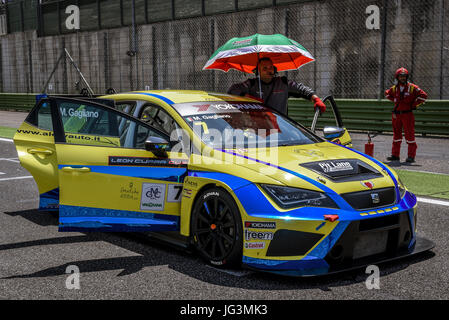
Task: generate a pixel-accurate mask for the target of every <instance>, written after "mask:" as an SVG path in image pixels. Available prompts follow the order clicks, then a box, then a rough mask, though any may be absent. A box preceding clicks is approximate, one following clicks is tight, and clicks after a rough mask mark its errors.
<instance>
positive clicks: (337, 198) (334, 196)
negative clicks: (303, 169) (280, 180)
mask: <svg viewBox="0 0 449 320" xmlns="http://www.w3.org/2000/svg"><path fill="white" fill-rule="evenodd" d="M218 151H221V152H224V153H228V154H232V155H234V156H236V157H241V158H245V159H248V160H252V161H255V162H258V163H262V164H264V165H267V166H270V167H273V168H276V169H279V170H282V171H285V172H287V173H290V174H291V175H294V176H296V177H298V178H301V179H303V180H305V181H307V182H309V183H311V184H312V185H314V186H315V187H317V188H319V189H320V190H322V191H324V192H326V193H327V194H328V195H329V196H330V197H331V198H332V200H334V201H335V202H336V203H337V204H338V206H339V207H340V208H341V209H345V210H353V209H352V207H351V206H350V205H349V204H348V203H347V202H346V201H345V200H343V198H342V197H340V196H339V195H338V193H336V192H335V191H334V190H332V189H330V188H329V187H327V186H325V185H324V184H322V183H319V182H317V181H315V180H313V179H311V178H309V177H307V176H305V175H302V174H300V173H298V172H295V171H292V170H290V169H287V168H283V167H280V166H278V165H275V164H272V163H269V162H265V161H262V160H259V159H255V158H251V157H248V156H244V155H241V154H238V153H235V152H231V151H226V150H222V149H218Z"/></svg>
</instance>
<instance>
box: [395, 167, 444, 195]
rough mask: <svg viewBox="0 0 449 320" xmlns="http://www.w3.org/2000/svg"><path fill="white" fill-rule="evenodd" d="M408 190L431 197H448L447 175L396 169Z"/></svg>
mask: <svg viewBox="0 0 449 320" xmlns="http://www.w3.org/2000/svg"><path fill="white" fill-rule="evenodd" d="M396 172H397V173H398V175H399V177H400V178H401V180H402V182H403V183H404V184H405V185H406V187H407V189H408V190H410V192H412V193H414V194H416V195H419V196H426V197H432V198H440V199H449V175H444V174H434V173H423V172H414V171H407V170H396Z"/></svg>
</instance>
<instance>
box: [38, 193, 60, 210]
mask: <svg viewBox="0 0 449 320" xmlns="http://www.w3.org/2000/svg"><path fill="white" fill-rule="evenodd" d="M58 206H59V188H55V189H53V190H50V191H48V192H45V193H42V194H40V195H39V210H45V211H57V210H58Z"/></svg>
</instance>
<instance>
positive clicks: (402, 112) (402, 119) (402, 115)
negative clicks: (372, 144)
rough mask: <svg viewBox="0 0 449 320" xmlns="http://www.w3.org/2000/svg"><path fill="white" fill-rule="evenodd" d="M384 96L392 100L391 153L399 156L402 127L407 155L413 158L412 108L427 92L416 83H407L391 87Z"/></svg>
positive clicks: (418, 104) (414, 150) (414, 147)
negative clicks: (406, 145)
mask: <svg viewBox="0 0 449 320" xmlns="http://www.w3.org/2000/svg"><path fill="white" fill-rule="evenodd" d="M401 87H402V88H401ZM401 89H402V90H401ZM385 97H386V98H387V99H389V100H391V101H393V102H394V109H393V114H392V124H393V147H392V151H391V155H392V156H395V157H399V154H400V151H401V142H402V128H404V135H405V142H407V144H408V157H410V158H415V156H416V149H417V148H418V146H417V144H416V141H415V117H414V115H413V110H415V109H416V108H417V107H418V106H420V105H421V104H423V103H424V102H425V100H426V99H427V93H426V92H424V90H422V89H420V88H419V87H418V86H417V85H415V84H413V83H407V84H405V85H395V86H393V87H391V88H390V89H388V90H387V91H385Z"/></svg>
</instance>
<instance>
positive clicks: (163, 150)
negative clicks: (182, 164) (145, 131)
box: [145, 137, 170, 158]
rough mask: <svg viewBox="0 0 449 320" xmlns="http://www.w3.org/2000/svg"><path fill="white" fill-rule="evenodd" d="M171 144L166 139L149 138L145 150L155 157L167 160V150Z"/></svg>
mask: <svg viewBox="0 0 449 320" xmlns="http://www.w3.org/2000/svg"><path fill="white" fill-rule="evenodd" d="M169 147H170V143H169V142H168V141H167V140H165V139H164V138H159V137H148V139H147V141H145V150H147V151H151V152H152V153H153V154H154V155H155V156H157V157H159V158H167V157H168V154H167V149H169Z"/></svg>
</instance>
